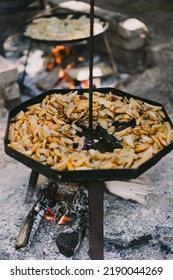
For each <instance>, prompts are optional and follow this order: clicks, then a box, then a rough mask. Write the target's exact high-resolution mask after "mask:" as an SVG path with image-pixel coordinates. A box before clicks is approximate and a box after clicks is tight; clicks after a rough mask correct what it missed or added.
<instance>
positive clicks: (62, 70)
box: [47, 45, 113, 89]
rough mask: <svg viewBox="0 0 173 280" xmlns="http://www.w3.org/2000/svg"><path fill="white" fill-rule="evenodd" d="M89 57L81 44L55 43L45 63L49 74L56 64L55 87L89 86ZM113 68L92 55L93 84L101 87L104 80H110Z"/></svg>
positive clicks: (97, 56)
mask: <svg viewBox="0 0 173 280" xmlns="http://www.w3.org/2000/svg"><path fill="white" fill-rule="evenodd" d="M88 65H89V59H88V54H87V53H86V52H85V51H83V50H82V48H81V46H75V47H71V46H65V45H57V46H56V47H54V48H53V49H52V50H51V58H50V60H49V62H48V64H47V71H48V72H49V74H51V73H53V72H52V71H53V69H55V68H56V67H57V66H58V68H57V73H56V72H55V73H54V78H55V87H57V88H58V87H59V88H70V89H74V88H88V87H89V68H88ZM112 79H113V70H112V68H111V66H110V65H109V63H108V62H107V61H104V60H103V58H100V56H99V55H95V56H94V69H93V85H94V87H95V88H98V87H101V86H102V84H103V83H104V82H105V81H106V80H110V82H112Z"/></svg>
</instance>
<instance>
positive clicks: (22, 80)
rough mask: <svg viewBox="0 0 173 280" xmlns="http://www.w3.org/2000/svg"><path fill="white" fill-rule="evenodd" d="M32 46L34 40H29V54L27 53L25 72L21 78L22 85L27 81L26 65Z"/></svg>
mask: <svg viewBox="0 0 173 280" xmlns="http://www.w3.org/2000/svg"><path fill="white" fill-rule="evenodd" d="M31 46H32V40H29V45H28V50H27V54H26V59H25V63H24V70H23V74H22V78H21V80H20V86H21V87H22V86H23V84H24V81H25V76H26V67H27V64H28V58H29V54H30V51H31Z"/></svg>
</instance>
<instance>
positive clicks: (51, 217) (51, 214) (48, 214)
mask: <svg viewBox="0 0 173 280" xmlns="http://www.w3.org/2000/svg"><path fill="white" fill-rule="evenodd" d="M44 217H45V219H46V220H48V221H55V220H56V215H55V213H54V211H53V210H52V209H51V208H48V209H47V210H46V213H45V216H44Z"/></svg>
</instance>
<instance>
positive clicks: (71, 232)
mask: <svg viewBox="0 0 173 280" xmlns="http://www.w3.org/2000/svg"><path fill="white" fill-rule="evenodd" d="M70 210H71V211H70ZM87 216H88V193H87V190H86V189H85V188H83V187H81V188H79V190H78V191H77V193H76V196H75V198H74V205H73V207H72V208H71V209H69V208H68V209H67V211H66V213H65V214H64V215H63V216H62V218H61V219H60V220H59V223H58V224H59V225H69V224H70V225H69V226H68V227H67V228H65V230H64V231H62V232H60V233H59V234H58V236H57V238H56V244H57V247H58V249H59V251H60V253H61V254H63V255H65V256H66V257H71V256H73V255H74V254H75V253H76V252H77V251H78V249H79V247H80V245H81V243H82V240H83V237H84V235H85V230H86V226H87Z"/></svg>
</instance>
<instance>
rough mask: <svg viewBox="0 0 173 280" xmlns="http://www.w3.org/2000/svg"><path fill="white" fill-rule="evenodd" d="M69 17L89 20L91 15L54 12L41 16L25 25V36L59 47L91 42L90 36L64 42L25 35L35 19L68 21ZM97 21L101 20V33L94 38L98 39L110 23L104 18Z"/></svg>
mask: <svg viewBox="0 0 173 280" xmlns="http://www.w3.org/2000/svg"><path fill="white" fill-rule="evenodd" d="M69 15H72V16H73V18H74V19H78V18H79V17H81V16H83V15H85V16H86V17H87V18H88V19H89V15H88V14H85V13H74V12H68V13H67V12H65V13H64V12H63V13H62V12H59V13H57V12H54V13H53V14H51V15H45V16H40V17H35V18H34V19H32V20H30V21H29V22H27V24H26V25H25V27H24V30H23V35H24V36H25V37H27V38H29V39H31V40H34V41H36V42H44V43H48V44H50V45H55V44H56V45H58V44H61V45H65V44H74V43H80V42H83V41H88V40H89V38H90V37H89V36H88V37H82V38H78V39H73V40H72V39H71V40H68V39H66V38H64V39H62V40H47V39H45V40H43V39H37V38H33V37H31V36H28V35H26V34H25V30H26V29H27V27H28V26H29V25H30V24H33V20H35V19H47V18H51V17H57V18H58V19H66V18H67V17H68V16H69ZM95 18H96V19H99V20H100V31H99V32H98V33H97V34H95V35H94V37H97V36H99V35H100V34H102V33H103V32H105V31H106V30H107V28H108V26H109V23H108V22H107V21H105V20H104V19H103V18H101V17H98V16H97V17H95Z"/></svg>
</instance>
